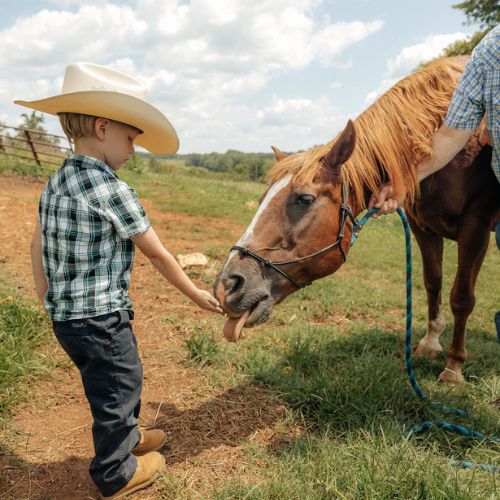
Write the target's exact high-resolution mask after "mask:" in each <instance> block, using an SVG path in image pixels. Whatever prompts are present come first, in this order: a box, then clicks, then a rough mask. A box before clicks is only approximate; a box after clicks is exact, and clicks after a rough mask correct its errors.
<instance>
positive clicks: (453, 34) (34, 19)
mask: <svg viewBox="0 0 500 500" xmlns="http://www.w3.org/2000/svg"><path fill="white" fill-rule="evenodd" d="M455 3H457V0H343V1H340V0H113V1H103V0H98V1H93V0H87V1H80V0H36V1H35V0H23V1H19V0H2V1H1V5H2V7H3V8H2V16H0V47H1V49H0V122H3V123H5V124H8V125H17V124H19V123H20V121H21V118H20V115H21V113H24V112H28V113H29V112H30V110H28V109H26V108H21V107H19V106H16V105H14V104H13V103H12V101H13V100H14V99H23V100H34V99H41V98H45V97H49V96H53V95H57V94H59V93H60V91H61V88H62V81H63V75H64V71H65V68H66V66H67V65H68V64H70V63H72V62H76V61H86V62H92V63H97V64H103V65H107V66H111V67H113V68H116V69H118V70H121V71H124V72H126V73H128V74H131V75H132V76H135V77H136V78H138V79H140V80H142V81H143V82H144V83H145V84H146V86H147V88H148V92H149V102H150V103H151V104H153V105H154V106H156V107H157V108H158V109H160V110H161V111H162V112H163V113H164V114H165V115H166V116H167V117H168V119H169V120H170V121H171V122H172V124H173V125H174V127H175V129H176V130H177V133H178V135H179V138H180V143H181V147H180V150H179V153H181V154H185V153H194V152H198V153H209V152H213V151H215V152H225V151H227V150H228V149H237V150H240V151H247V152H270V151H271V150H270V146H271V145H275V146H278V147H279V148H281V149H282V150H285V151H297V150H300V149H308V148H310V147H313V146H314V145H318V144H324V143H326V142H328V141H329V140H331V139H332V138H333V137H334V136H335V135H336V134H337V133H338V132H339V131H340V130H341V129H342V128H343V127H344V126H345V124H346V122H347V120H348V119H349V118H355V117H356V116H357V115H358V114H360V113H361V112H362V111H363V110H364V109H366V108H367V107H368V106H369V105H370V103H371V102H373V100H374V99H376V98H377V96H379V95H381V93H383V92H384V91H385V90H386V89H388V88H389V87H390V86H391V85H392V84H394V83H395V82H396V81H398V80H399V79H401V78H403V77H404V76H406V75H407V74H409V73H410V72H411V71H412V70H413V69H415V67H416V66H417V65H418V64H419V63H420V62H422V61H425V60H429V59H432V58H434V57H437V56H438V55H439V54H440V53H441V51H442V50H443V48H444V47H446V46H447V45H449V44H450V43H452V42H454V41H455V40H458V39H463V38H466V37H467V36H469V35H470V34H472V33H473V32H474V31H477V30H478V29H479V27H478V26H477V25H469V24H466V18H465V15H464V14H463V12H462V11H461V10H457V9H453V8H452V5H453V4H455ZM45 127H46V129H48V130H49V131H50V132H52V133H61V129H60V126H59V122H58V120H57V118H55V117H52V116H50V115H45Z"/></svg>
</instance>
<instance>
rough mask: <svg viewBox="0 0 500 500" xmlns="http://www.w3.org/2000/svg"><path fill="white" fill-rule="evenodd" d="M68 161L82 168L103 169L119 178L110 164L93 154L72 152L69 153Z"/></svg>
mask: <svg viewBox="0 0 500 500" xmlns="http://www.w3.org/2000/svg"><path fill="white" fill-rule="evenodd" d="M66 163H70V164H72V165H74V166H77V167H80V168H97V169H98V170H101V171H103V172H105V173H107V174H109V175H111V176H113V177H116V178H118V176H117V175H116V173H115V171H114V170H113V169H112V168H111V167H110V166H109V165H107V164H106V163H104V162H103V161H101V160H98V159H97V158H93V157H92V156H86V155H77V154H74V153H71V154H69V155H68V158H67V159H66Z"/></svg>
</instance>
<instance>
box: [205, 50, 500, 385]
mask: <svg viewBox="0 0 500 500" xmlns="http://www.w3.org/2000/svg"><path fill="white" fill-rule="evenodd" d="M465 62H466V58H442V59H440V60H438V61H436V62H434V63H432V64H430V65H429V66H427V67H424V68H422V69H420V70H418V71H416V72H414V73H413V74H411V75H409V76H407V77H406V78H404V79H402V80H401V81H399V82H398V83H396V84H395V85H394V86H393V87H392V88H390V89H389V90H388V91H387V92H386V93H385V94H383V95H382V96H381V97H379V98H378V99H377V100H376V101H375V102H374V103H373V104H372V105H371V106H370V107H368V108H367V109H366V110H365V111H364V112H363V113H361V114H360V115H359V116H358V117H357V118H356V119H355V120H354V121H351V120H349V121H348V123H347V125H346V127H345V129H344V130H343V131H342V132H341V133H340V134H338V135H337V136H336V137H335V138H334V139H333V140H332V141H330V142H329V143H327V144H324V145H321V146H316V147H314V148H312V149H310V150H308V151H303V152H299V153H295V154H286V153H284V152H282V151H281V150H280V149H278V148H276V147H273V150H274V153H275V157H276V164H275V165H274V166H273V167H272V169H271V170H270V172H269V175H268V179H269V187H268V189H267V191H266V192H265V194H264V195H263V197H262V198H261V200H260V205H259V208H258V210H257V212H256V214H255V216H254V218H253V220H252V221H251V223H250V225H249V226H248V228H247V229H246V231H245V232H244V234H243V235H242V237H241V238H240V239H239V241H238V242H237V243H236V245H235V246H233V247H232V248H231V251H230V253H229V255H228V257H227V260H226V262H225V264H224V266H223V268H222V270H221V271H220V273H219V275H218V276H217V278H216V280H215V282H214V287H213V290H214V294H215V296H216V297H217V299H218V300H219V302H220V304H221V306H222V308H223V309H224V311H225V313H226V315H227V316H228V319H227V322H226V324H225V326H224V335H225V337H226V338H227V339H228V340H230V341H237V340H238V338H239V336H240V333H241V330H242V327H243V326H245V327H252V326H255V325H258V324H261V323H263V322H265V321H267V320H268V319H269V318H270V316H271V313H272V310H273V307H274V306H275V305H276V304H278V303H279V302H281V301H282V300H283V299H284V298H285V297H287V296H288V295H290V294H291V293H293V292H295V291H297V290H299V289H300V288H302V287H304V286H306V285H308V284H310V283H311V282H313V281H314V280H317V279H320V278H322V277H324V276H327V275H330V274H332V273H334V272H335V271H336V270H337V269H339V267H340V266H341V265H342V264H343V263H344V262H345V261H346V259H347V256H348V253H349V249H350V241H351V236H352V234H353V231H354V230H355V229H356V225H355V217H356V216H357V215H358V214H359V213H360V212H362V211H363V210H364V209H365V208H366V207H367V203H368V200H369V198H370V195H371V194H372V193H373V192H377V191H378V190H379V189H380V186H381V185H383V184H385V183H388V182H389V183H391V184H392V187H393V189H394V192H395V193H396V196H400V195H401V196H404V199H405V202H404V204H405V208H406V210H407V214H408V218H409V221H410V225H411V229H412V231H413V234H414V236H415V238H416V240H417V243H418V245H419V247H420V250H421V253H422V259H423V273H424V284H425V288H426V292H427V300H428V325H427V333H426V335H425V337H424V338H423V339H422V340H421V341H420V342H419V344H418V346H417V348H416V352H417V353H418V354H421V355H431V356H432V355H436V354H437V353H440V352H442V347H441V344H440V341H439V336H440V334H441V333H442V332H443V330H444V327H445V323H444V318H443V311H442V305H441V286H442V254H443V238H449V239H452V240H455V241H456V242H457V244H458V245H457V246H458V267H457V272H456V276H455V282H454V285H453V287H452V290H451V293H450V305H451V310H452V312H453V315H454V330H453V340H452V343H451V346H450V348H449V351H448V359H447V363H446V366H445V367H444V369H443V371H442V372H441V373H440V375H439V379H440V380H442V381H445V382H450V383H461V382H463V380H464V378H463V375H462V366H463V364H464V362H465V361H466V359H467V351H466V349H465V342H464V340H465V328H466V323H467V318H468V317H469V315H470V314H471V312H472V310H473V308H474V303H475V296H474V285H475V282H476V278H477V275H478V272H479V270H480V268H481V264H482V262H483V259H484V256H485V253H486V250H487V246H488V242H489V238H490V232H491V231H492V230H493V228H494V225H495V223H496V221H498V219H499V215H500V185H499V183H498V181H497V180H496V178H495V175H494V173H493V171H492V169H491V157H492V147H491V143H489V141H488V140H487V133H485V127H484V123H482V125H481V126H480V127H479V129H478V130H477V131H475V132H474V134H473V136H472V137H471V139H470V140H469V142H468V143H467V145H466V146H465V147H464V149H463V150H462V151H461V152H460V153H459V154H458V155H457V156H456V157H455V158H454V159H453V160H452V161H451V162H450V163H449V164H448V165H447V166H445V168H443V169H442V170H441V171H439V172H437V173H435V174H433V175H432V176H430V177H428V178H427V179H425V180H424V181H423V182H421V183H419V181H418V178H417V166H418V165H419V163H420V162H422V161H423V160H425V159H427V158H429V157H430V155H431V152H432V136H433V134H434V133H435V131H436V130H437V129H438V128H439V127H440V125H441V124H442V122H443V120H444V117H445V115H446V112H447V109H448V106H449V103H450V100H451V97H452V95H453V92H454V89H455V87H456V85H457V82H458V80H459V78H460V75H461V73H462V72H463V68H464V65H465ZM485 137H486V139H485Z"/></svg>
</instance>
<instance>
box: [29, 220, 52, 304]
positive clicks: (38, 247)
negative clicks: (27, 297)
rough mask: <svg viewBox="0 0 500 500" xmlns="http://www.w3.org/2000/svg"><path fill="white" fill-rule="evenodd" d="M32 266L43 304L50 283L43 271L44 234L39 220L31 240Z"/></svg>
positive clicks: (38, 294) (37, 292)
mask: <svg viewBox="0 0 500 500" xmlns="http://www.w3.org/2000/svg"><path fill="white" fill-rule="evenodd" d="M31 268H32V269H33V278H34V279H35V289H36V294H37V296H38V298H39V299H40V301H41V302H42V304H43V301H44V298H45V294H46V293H47V289H48V284H47V278H46V276H45V273H44V272H43V263H42V234H41V232H40V225H39V224H38V222H37V224H36V228H35V232H34V233H33V238H32V240H31Z"/></svg>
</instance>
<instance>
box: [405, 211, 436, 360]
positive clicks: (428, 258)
mask: <svg viewBox="0 0 500 500" xmlns="http://www.w3.org/2000/svg"><path fill="white" fill-rule="evenodd" d="M408 219H409V221H410V226H411V229H412V232H413V234H414V235H415V239H416V240H417V243H418V246H419V248H420V253H421V254H422V264H423V271H424V285H425V290H426V292H427V308H428V316H427V317H428V321H427V333H426V335H425V337H424V338H423V339H422V340H421V341H420V342H419V343H418V345H417V347H416V348H415V355H417V356H427V357H436V356H438V355H439V354H440V353H441V352H443V348H442V347H441V343H440V342H439V337H440V335H441V334H442V333H443V331H444V328H445V320H444V315H443V307H442V304H441V287H442V282H443V238H442V237H441V236H439V235H437V234H435V233H428V232H424V231H422V230H421V229H420V228H419V227H418V225H417V224H416V223H415V222H414V221H413V219H411V218H410V217H409V218H408Z"/></svg>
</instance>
